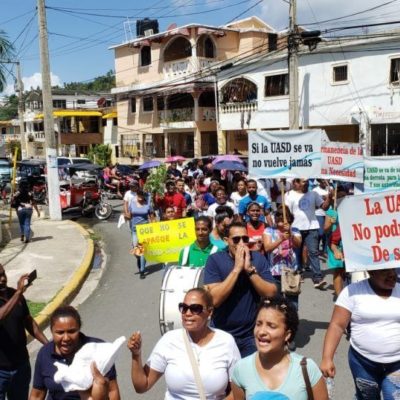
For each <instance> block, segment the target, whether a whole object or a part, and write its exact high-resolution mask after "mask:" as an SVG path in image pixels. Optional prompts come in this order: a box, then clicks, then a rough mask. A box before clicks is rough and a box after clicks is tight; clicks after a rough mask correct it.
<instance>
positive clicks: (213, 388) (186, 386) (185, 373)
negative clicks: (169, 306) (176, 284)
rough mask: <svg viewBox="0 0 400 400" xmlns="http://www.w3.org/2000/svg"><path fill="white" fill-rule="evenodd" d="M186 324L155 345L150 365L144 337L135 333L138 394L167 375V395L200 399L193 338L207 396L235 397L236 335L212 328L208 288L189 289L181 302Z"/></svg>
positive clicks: (133, 374) (134, 369) (130, 342)
mask: <svg viewBox="0 0 400 400" xmlns="http://www.w3.org/2000/svg"><path fill="white" fill-rule="evenodd" d="M179 311H180V313H181V314H182V326H183V329H174V330H172V331H169V332H167V333H166V334H165V335H164V336H163V337H162V338H161V339H160V340H159V341H158V343H157V344H156V346H155V348H154V349H153V351H152V353H151V355H150V357H149V358H148V360H147V362H146V364H145V365H143V363H142V358H141V349H142V337H141V334H140V333H139V332H134V333H133V334H132V336H131V337H130V339H129V340H128V348H129V350H130V351H131V353H132V369H131V378H132V384H133V387H134V388H135V391H136V392H137V393H145V392H147V391H148V390H150V389H151V388H152V387H153V385H154V384H155V383H156V382H157V381H158V380H159V379H160V378H161V376H162V375H164V374H165V380H166V385H167V392H166V395H165V399H166V400H174V399H185V400H198V399H199V388H198V385H197V383H196V380H195V377H194V373H193V368H192V364H191V362H190V359H189V355H188V353H187V350H186V345H185V339H184V335H187V337H188V339H189V345H190V346H191V348H192V350H193V355H194V359H195V360H194V362H195V363H197V366H198V369H199V374H200V381H201V385H202V387H203V389H204V393H205V397H206V398H207V399H213V400H214V399H215V400H222V399H232V400H233V397H232V394H229V395H228V397H227V393H230V383H229V382H230V378H231V374H232V371H233V368H234V366H235V364H236V363H237V361H238V360H239V359H240V354H239V350H238V348H237V346H236V344H235V341H234V339H233V337H232V336H231V335H230V334H229V333H226V332H224V331H222V330H219V329H214V328H210V327H209V324H208V322H209V320H210V317H211V315H212V312H213V306H212V299H211V296H210V295H209V293H208V292H207V291H206V290H205V289H203V288H194V289H190V290H189V291H188V292H187V293H186V295H185V298H184V300H183V302H182V303H179Z"/></svg>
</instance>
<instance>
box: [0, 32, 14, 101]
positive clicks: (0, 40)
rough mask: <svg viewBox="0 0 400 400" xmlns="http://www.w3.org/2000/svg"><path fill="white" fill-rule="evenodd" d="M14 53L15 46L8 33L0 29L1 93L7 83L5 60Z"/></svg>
mask: <svg viewBox="0 0 400 400" xmlns="http://www.w3.org/2000/svg"><path fill="white" fill-rule="evenodd" d="M13 55H14V47H13V45H12V44H11V42H10V41H9V40H8V38H7V35H6V33H5V32H4V31H3V30H1V29H0V93H1V92H3V91H4V87H5V84H6V74H5V72H6V68H5V63H4V61H8V60H10V59H11V58H12V56H13Z"/></svg>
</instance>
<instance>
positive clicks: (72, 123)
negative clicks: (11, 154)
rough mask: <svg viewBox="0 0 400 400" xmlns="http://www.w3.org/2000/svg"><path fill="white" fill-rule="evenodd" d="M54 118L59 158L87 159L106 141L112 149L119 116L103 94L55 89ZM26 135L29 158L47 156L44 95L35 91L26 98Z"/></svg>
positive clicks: (109, 100) (53, 92) (109, 99)
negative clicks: (91, 152)
mask: <svg viewBox="0 0 400 400" xmlns="http://www.w3.org/2000/svg"><path fill="white" fill-rule="evenodd" d="M52 96H53V116H54V130H55V133H56V139H57V146H58V153H59V155H65V156H84V155H87V154H88V152H89V150H90V148H91V147H92V146H93V145H96V144H102V143H103V142H104V138H107V143H109V144H110V145H113V142H112V141H113V138H114V140H115V137H116V134H115V131H116V126H117V115H116V112H115V110H114V108H113V101H112V97H111V96H110V95H109V94H102V93H86V92H82V93H76V92H71V91H66V90H63V89H54V90H53V91H52ZM24 122H25V134H26V138H27V142H28V146H29V154H30V155H34V156H44V155H45V147H44V143H45V135H44V126H43V103H42V94H41V91H36V90H32V91H31V92H30V93H29V94H28V95H27V96H26V98H25V112H24Z"/></svg>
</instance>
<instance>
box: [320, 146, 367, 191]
mask: <svg viewBox="0 0 400 400" xmlns="http://www.w3.org/2000/svg"><path fill="white" fill-rule="evenodd" d="M321 178H324V179H334V180H338V181H344V182H359V183H362V182H363V181H364V158H363V155H362V147H361V146H360V145H359V144H358V143H343V142H322V147H321Z"/></svg>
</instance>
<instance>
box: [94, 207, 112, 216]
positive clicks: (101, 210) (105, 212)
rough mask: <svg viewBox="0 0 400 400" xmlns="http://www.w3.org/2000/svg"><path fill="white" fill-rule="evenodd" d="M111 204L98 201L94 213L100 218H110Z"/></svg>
mask: <svg viewBox="0 0 400 400" xmlns="http://www.w3.org/2000/svg"><path fill="white" fill-rule="evenodd" d="M112 211H113V209H112V206H111V204H108V203H100V204H97V206H96V208H95V209H94V214H95V215H96V217H97V218H98V219H100V220H105V219H108V218H110V216H111V214H112Z"/></svg>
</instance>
